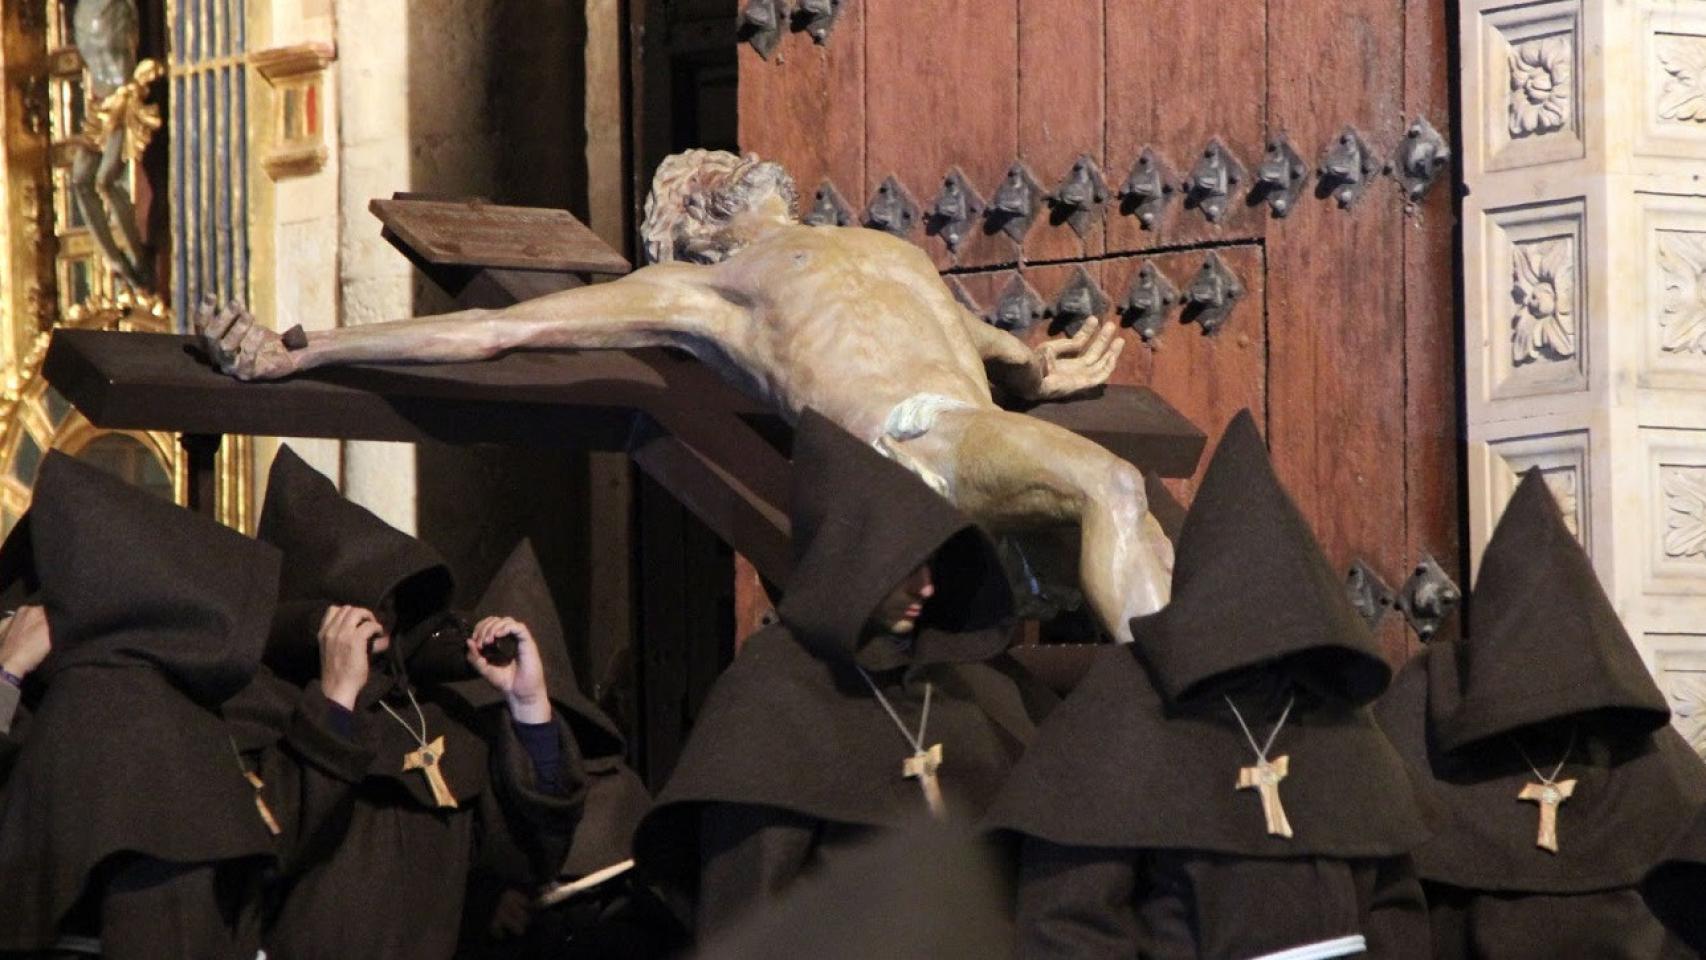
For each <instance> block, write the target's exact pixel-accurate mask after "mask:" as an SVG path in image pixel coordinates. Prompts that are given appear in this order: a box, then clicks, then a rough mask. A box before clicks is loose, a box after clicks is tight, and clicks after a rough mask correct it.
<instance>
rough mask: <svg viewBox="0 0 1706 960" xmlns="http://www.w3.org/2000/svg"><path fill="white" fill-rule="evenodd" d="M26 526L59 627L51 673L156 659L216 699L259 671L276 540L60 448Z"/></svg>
mask: <svg viewBox="0 0 1706 960" xmlns="http://www.w3.org/2000/svg"><path fill="white" fill-rule="evenodd" d="M25 530H26V532H25V533H24V534H23V536H24V537H25V539H26V541H27V542H28V544H29V548H30V553H31V555H32V563H31V564H30V566H33V568H34V571H35V575H36V577H37V578H39V582H40V597H39V599H40V601H41V603H42V605H43V607H45V609H46V611H47V617H48V624H49V629H50V630H51V631H52V634H53V653H52V654H51V655H50V656H49V658H48V660H47V662H46V663H44V664H43V668H42V669H43V673H44V677H45V678H46V679H47V680H48V681H49V682H50V683H51V682H52V679H53V677H54V676H56V675H57V674H58V673H60V672H63V671H66V670H70V669H73V668H76V667H80V666H103V667H110V666H122V665H131V664H146V665H149V666H152V667H154V668H155V669H157V670H158V671H159V672H160V673H161V674H163V675H164V676H165V677H166V678H167V679H169V680H170V681H171V682H172V684H173V685H174V686H176V687H177V688H178V689H180V690H182V691H183V692H184V693H185V694H187V695H188V696H189V697H190V698H191V699H193V700H195V701H196V702H198V703H200V704H202V705H215V704H218V703H220V702H222V701H224V700H225V699H226V698H228V697H230V696H231V695H232V694H234V693H236V692H237V691H238V690H239V689H241V688H242V687H243V686H244V684H246V683H247V682H248V679H249V677H250V676H251V675H252V674H253V673H254V672H255V668H256V666H257V665H258V664H259V662H260V658H261V650H262V647H263V646H264V644H265V642H266V636H267V629H268V624H269V623H270V622H271V619H272V615H273V605H274V601H275V598H276V597H277V585H278V578H279V555H278V551H277V550H274V549H273V548H271V547H269V546H267V545H265V544H261V543H256V542H255V541H253V540H250V539H249V538H248V537H245V536H243V535H242V534H239V533H237V532H235V531H233V530H230V529H228V528H226V527H224V526H221V525H220V524H218V523H215V522H214V521H212V520H209V519H207V518H205V517H201V516H198V515H196V514H194V513H191V512H190V511H188V510H185V509H183V508H182V507H178V506H175V505H173V504H171V503H167V502H166V501H163V500H161V499H159V498H158V497H155V496H153V495H151V494H149V493H147V492H145V491H143V490H140V489H138V488H136V487H134V486H132V485H130V484H128V483H125V482H124V481H122V480H120V479H118V478H117V477H114V476H111V475H109V474H107V473H105V472H104V471H102V470H99V469H96V468H95V467H91V466H89V465H87V464H84V463H81V462H79V461H77V460H75V459H73V458H71V457H69V456H66V455H64V454H61V453H57V452H55V453H49V454H48V456H47V457H46V459H44V460H43V461H42V466H41V472H40V473H39V474H38V476H37V480H36V487H35V494H34V499H33V500H32V503H31V506H30V512H29V515H28V517H27V518H26V521H25Z"/></svg>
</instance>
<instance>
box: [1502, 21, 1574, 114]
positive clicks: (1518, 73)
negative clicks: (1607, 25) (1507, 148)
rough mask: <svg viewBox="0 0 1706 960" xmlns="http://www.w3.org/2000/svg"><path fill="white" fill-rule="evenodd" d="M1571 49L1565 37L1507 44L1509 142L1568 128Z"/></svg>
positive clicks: (1571, 88)
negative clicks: (1508, 49) (1508, 46)
mask: <svg viewBox="0 0 1706 960" xmlns="http://www.w3.org/2000/svg"><path fill="white" fill-rule="evenodd" d="M1571 46H1572V45H1571V42H1570V36H1569V35H1568V34H1560V35H1554V36H1550V37H1535V38H1534V39H1532V40H1524V41H1522V42H1520V43H1513V44H1511V47H1510V52H1509V53H1508V54H1507V62H1508V63H1509V65H1510V135H1511V139H1513V140H1517V139H1521V138H1523V137H1537V136H1544V135H1546V134H1549V133H1556V132H1557V131H1559V130H1562V129H1564V128H1565V127H1567V126H1569V125H1570V111H1571V99H1572V97H1573V96H1574V89H1573V84H1574V76H1575V64H1574V59H1575V57H1574V51H1573V50H1572V49H1571Z"/></svg>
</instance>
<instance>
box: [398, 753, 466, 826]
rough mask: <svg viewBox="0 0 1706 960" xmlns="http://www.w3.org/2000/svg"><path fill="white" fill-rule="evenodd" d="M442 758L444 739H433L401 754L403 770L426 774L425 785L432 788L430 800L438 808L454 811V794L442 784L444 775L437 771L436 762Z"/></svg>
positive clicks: (448, 785) (446, 785)
mask: <svg viewBox="0 0 1706 960" xmlns="http://www.w3.org/2000/svg"><path fill="white" fill-rule="evenodd" d="M443 757H444V738H443V737H434V738H433V741H432V742H431V743H426V744H422V745H421V748H420V749H419V750H416V751H413V752H412V753H405V754H403V770H404V772H407V771H410V770H419V771H420V772H421V773H424V774H426V778H427V785H428V786H430V787H432V799H433V802H434V803H436V804H437V805H438V806H440V807H449V808H451V809H455V807H456V794H454V793H451V792H450V784H448V783H445V782H444V774H442V773H440V772H439V770H438V761H439V760H441V759H443Z"/></svg>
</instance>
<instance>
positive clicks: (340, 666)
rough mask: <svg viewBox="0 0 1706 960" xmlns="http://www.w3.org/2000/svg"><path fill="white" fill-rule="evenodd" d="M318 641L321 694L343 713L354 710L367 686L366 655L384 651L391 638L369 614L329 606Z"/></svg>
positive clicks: (346, 607)
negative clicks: (343, 711) (343, 710)
mask: <svg viewBox="0 0 1706 960" xmlns="http://www.w3.org/2000/svg"><path fill="white" fill-rule="evenodd" d="M319 641H320V690H321V692H323V693H324V694H325V695H326V699H327V700H330V701H332V702H333V703H335V704H337V705H338V706H340V707H343V708H344V709H345V710H354V709H355V698H356V697H357V696H358V695H360V693H361V688H362V687H365V686H367V676H368V670H369V667H368V657H369V655H370V653H379V652H381V651H383V650H385V649H386V648H387V647H388V646H389V645H390V641H391V638H390V637H389V636H387V635H386V633H385V627H384V625H383V624H381V623H380V622H379V618H378V617H375V616H374V615H373V611H371V610H367V609H365V608H363V607H348V606H337V605H333V606H330V607H327V608H326V615H325V616H324V617H321V618H320V635H319ZM370 644H371V649H370V647H369V645H370Z"/></svg>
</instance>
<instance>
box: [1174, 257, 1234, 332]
mask: <svg viewBox="0 0 1706 960" xmlns="http://www.w3.org/2000/svg"><path fill="white" fill-rule="evenodd" d="M1243 296H1244V282H1243V281H1242V280H1239V279H1238V275H1237V274H1236V273H1233V272H1232V269H1231V268H1230V267H1228V266H1227V265H1226V261H1225V260H1222V259H1221V258H1220V254H1218V253H1214V252H1212V251H1210V253H1209V255H1208V256H1207V257H1206V258H1204V260H1203V262H1202V266H1201V267H1199V268H1198V269H1197V272H1196V275H1195V276H1194V277H1192V278H1191V282H1190V285H1189V286H1187V287H1186V288H1185V312H1184V319H1185V320H1186V322H1189V323H1196V324H1198V325H1199V326H1201V327H1202V330H1203V333H1214V332H1215V331H1216V330H1219V329H1220V327H1221V325H1222V324H1224V323H1225V322H1226V318H1227V317H1228V316H1229V315H1230V314H1231V313H1232V308H1233V307H1236V306H1237V305H1238V300H1239V299H1240V298H1241V297H1243Z"/></svg>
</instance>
